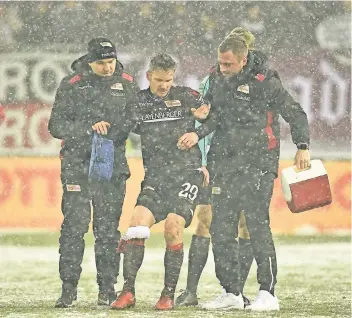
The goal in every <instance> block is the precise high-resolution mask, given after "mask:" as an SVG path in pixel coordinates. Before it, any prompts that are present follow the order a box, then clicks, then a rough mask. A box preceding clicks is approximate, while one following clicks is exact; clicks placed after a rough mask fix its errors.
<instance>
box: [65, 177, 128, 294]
mask: <svg viewBox="0 0 352 318" xmlns="http://www.w3.org/2000/svg"><path fill="white" fill-rule="evenodd" d="M81 180H82V178H79V177H78V178H77V177H76V178H75V177H72V176H70V177H69V178H65V177H62V185H63V197H62V205H61V209H62V213H63V215H64V220H63V223H62V226H61V236H60V240H59V244H60V248H59V253H60V262H59V271H60V278H61V280H62V281H63V283H71V284H73V285H77V284H78V280H79V278H80V274H81V272H82V268H81V263H82V259H83V254H84V248H85V242H84V239H83V237H84V235H85V233H87V232H88V228H89V223H90V221H91V205H90V200H92V205H93V233H94V237H95V246H94V250H95V261H96V268H97V283H98V286H99V290H100V291H108V290H111V289H113V287H114V284H115V283H116V280H117V276H118V273H119V263H120V254H118V253H116V247H117V245H118V242H119V240H120V232H119V231H118V226H119V221H120V217H121V213H122V205H123V200H124V195H125V181H126V178H125V177H124V178H121V181H119V182H116V183H115V184H113V183H110V182H106V183H103V182H99V183H98V182H96V183H88V182H87V181H84V182H83V181H81ZM86 180H87V179H86Z"/></svg>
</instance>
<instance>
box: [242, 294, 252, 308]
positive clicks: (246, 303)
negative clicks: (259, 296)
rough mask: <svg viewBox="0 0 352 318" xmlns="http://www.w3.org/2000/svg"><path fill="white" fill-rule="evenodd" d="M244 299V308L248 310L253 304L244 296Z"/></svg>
mask: <svg viewBox="0 0 352 318" xmlns="http://www.w3.org/2000/svg"><path fill="white" fill-rule="evenodd" d="M242 297H243V302H244V308H246V307H247V306H249V305H250V304H251V301H250V300H249V299H248V298H247V297H246V296H244V295H242Z"/></svg>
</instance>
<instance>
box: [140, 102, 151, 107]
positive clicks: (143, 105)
mask: <svg viewBox="0 0 352 318" xmlns="http://www.w3.org/2000/svg"><path fill="white" fill-rule="evenodd" d="M138 105H139V106H141V107H146V106H147V107H149V106H153V105H154V103H148V102H140V103H138Z"/></svg>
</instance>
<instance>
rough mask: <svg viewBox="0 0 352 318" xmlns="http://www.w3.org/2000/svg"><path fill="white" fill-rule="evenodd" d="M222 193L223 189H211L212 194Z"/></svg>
mask: <svg viewBox="0 0 352 318" xmlns="http://www.w3.org/2000/svg"><path fill="white" fill-rule="evenodd" d="M220 193H221V188H219V187H213V188H212V189H211V194H220Z"/></svg>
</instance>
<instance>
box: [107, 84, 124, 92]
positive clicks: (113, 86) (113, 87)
mask: <svg viewBox="0 0 352 318" xmlns="http://www.w3.org/2000/svg"><path fill="white" fill-rule="evenodd" d="M110 88H111V89H117V90H119V91H123V86H122V83H115V84H113V85H111V87H110Z"/></svg>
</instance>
